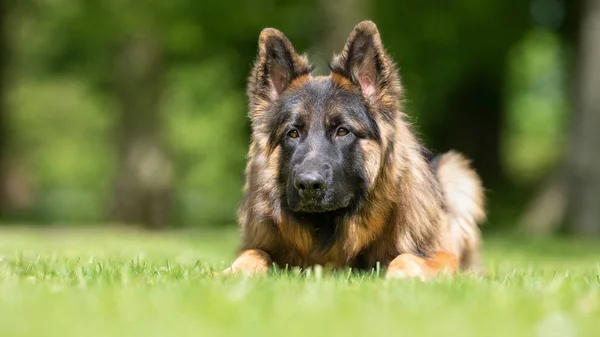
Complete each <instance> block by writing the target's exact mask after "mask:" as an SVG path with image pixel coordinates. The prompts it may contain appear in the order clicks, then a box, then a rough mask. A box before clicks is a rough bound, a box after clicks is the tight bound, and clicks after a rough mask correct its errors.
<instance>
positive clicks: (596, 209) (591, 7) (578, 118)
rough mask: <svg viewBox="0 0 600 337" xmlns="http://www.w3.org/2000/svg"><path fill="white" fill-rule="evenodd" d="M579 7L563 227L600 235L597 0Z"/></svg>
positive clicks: (599, 32) (599, 13)
mask: <svg viewBox="0 0 600 337" xmlns="http://www.w3.org/2000/svg"><path fill="white" fill-rule="evenodd" d="M583 9H584V10H583V12H582V13H583V14H582V15H583V18H582V21H581V28H580V34H581V38H580V40H579V50H578V53H577V60H578V61H579V62H578V64H579V66H578V67H577V69H578V70H577V72H576V77H575V79H576V82H575V83H576V87H575V90H576V96H575V97H574V98H575V100H574V102H573V103H574V104H573V113H574V114H573V118H572V121H571V124H572V125H571V135H570V146H569V149H568V153H567V156H566V168H567V172H568V175H567V181H568V186H569V192H568V197H567V200H568V203H569V205H568V207H567V214H568V215H567V229H568V230H569V231H570V232H572V233H574V234H578V235H582V236H600V156H599V153H600V152H599V151H600V147H599V146H600V133H599V132H598V130H599V128H600V95H599V91H598V90H599V89H598V88H600V63H599V62H598V60H600V0H588V1H587V2H586V3H585V6H584V8H583Z"/></svg>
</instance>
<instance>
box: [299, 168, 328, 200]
mask: <svg viewBox="0 0 600 337" xmlns="http://www.w3.org/2000/svg"><path fill="white" fill-rule="evenodd" d="M294 187H295V188H296V190H298V193H300V196H302V197H310V196H316V195H318V194H320V193H323V192H324V191H325V178H323V176H322V175H320V174H319V173H317V172H307V173H299V174H298V175H297V176H296V180H295V181H294Z"/></svg>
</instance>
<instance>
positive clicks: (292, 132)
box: [287, 129, 300, 138]
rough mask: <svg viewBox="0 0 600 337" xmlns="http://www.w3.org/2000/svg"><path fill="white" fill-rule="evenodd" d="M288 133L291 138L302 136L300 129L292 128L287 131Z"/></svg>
mask: <svg viewBox="0 0 600 337" xmlns="http://www.w3.org/2000/svg"><path fill="white" fill-rule="evenodd" d="M287 135H288V137H291V138H298V137H299V136H300V134H299V133H298V130H296V129H294V130H290V131H289V132H288V133H287Z"/></svg>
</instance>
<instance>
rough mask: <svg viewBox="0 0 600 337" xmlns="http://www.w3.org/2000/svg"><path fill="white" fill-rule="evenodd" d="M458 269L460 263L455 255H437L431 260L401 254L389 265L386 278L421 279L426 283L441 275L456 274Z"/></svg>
mask: <svg viewBox="0 0 600 337" xmlns="http://www.w3.org/2000/svg"><path fill="white" fill-rule="evenodd" d="M457 269H458V261H457V259H456V257H455V256H454V255H453V254H447V253H437V254H433V255H432V257H430V258H423V257H419V256H416V255H413V254H401V255H399V256H398V257H396V258H395V259H394V260H392V262H391V263H390V264H389V266H388V269H387V272H386V275H385V277H386V278H387V279H394V278H400V279H408V278H420V279H421V280H423V281H426V280H429V279H432V278H434V277H435V276H437V275H439V274H446V273H454V272H455V271H456V270H457Z"/></svg>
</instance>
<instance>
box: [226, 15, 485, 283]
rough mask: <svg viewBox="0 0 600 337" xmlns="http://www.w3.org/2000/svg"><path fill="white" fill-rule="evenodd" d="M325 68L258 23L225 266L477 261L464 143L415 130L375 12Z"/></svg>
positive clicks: (402, 266)
mask: <svg viewBox="0 0 600 337" xmlns="http://www.w3.org/2000/svg"><path fill="white" fill-rule="evenodd" d="M329 68H330V74H329V75H327V76H313V75H312V72H313V67H312V65H311V64H310V63H309V61H308V57H307V56H306V55H305V54H302V55H300V54H298V53H297V52H296V51H295V49H294V47H293V46H292V44H291V42H290V41H289V39H288V38H287V37H286V36H285V35H284V34H283V33H282V32H280V31H279V30H277V29H274V28H265V29H263V30H262V32H261V33H260V36H259V39H258V55H257V59H256V60H255V63H254V66H253V69H252V71H251V74H250V76H249V78H248V85H247V96H248V108H249V118H250V121H251V126H252V135H251V141H250V146H249V151H248V156H247V165H246V169H245V184H244V187H243V192H244V198H243V201H242V203H241V205H240V208H239V210H238V219H239V226H240V229H241V246H240V247H239V248H240V250H239V252H238V254H237V257H236V259H235V261H234V262H233V263H232V265H231V266H230V267H229V268H227V269H226V270H225V271H224V272H225V273H226V274H232V273H233V274H237V273H242V274H244V275H257V274H265V273H267V272H268V271H269V269H270V268H271V267H272V266H280V267H285V266H288V267H299V268H309V267H311V266H315V265H321V266H324V267H330V268H333V269H339V268H353V269H359V270H369V269H372V268H375V267H376V265H377V264H379V265H380V266H382V267H383V268H384V270H385V275H386V277H387V278H420V279H422V280H427V279H430V278H432V277H434V276H436V275H439V274H441V273H448V274H455V273H457V272H460V271H474V272H477V271H479V270H481V269H480V268H481V261H482V259H481V254H480V249H481V241H482V238H481V231H480V228H479V226H480V224H481V223H482V222H483V221H484V220H485V219H486V212H485V194H484V188H483V185H482V182H481V179H480V177H479V176H478V174H477V173H476V171H475V170H474V169H473V168H472V167H471V162H470V160H468V159H467V158H466V157H465V156H463V155H462V154H460V153H458V152H456V151H453V150H451V151H449V152H446V153H443V154H441V155H432V154H431V153H430V152H429V151H428V150H427V149H426V148H425V146H424V145H423V144H422V143H421V142H420V140H419V139H418V138H417V136H416V134H415V132H414V131H413V129H412V128H411V125H410V124H409V122H408V121H407V119H408V117H407V116H406V114H405V113H403V108H402V104H401V100H402V96H403V89H402V85H401V83H400V75H399V74H398V70H397V69H396V65H395V63H394V61H393V60H392V59H391V58H390V56H389V54H388V53H387V51H386V50H385V48H384V46H383V43H382V40H381V36H380V33H379V31H378V28H377V26H376V24H375V23H374V22H372V21H363V22H360V23H359V24H358V25H356V26H355V27H354V29H353V30H352V32H351V33H350V35H349V37H348V38H347V40H346V44H345V46H344V47H343V50H342V51H341V53H339V54H337V55H334V57H333V59H332V61H331V62H330V66H329Z"/></svg>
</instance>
